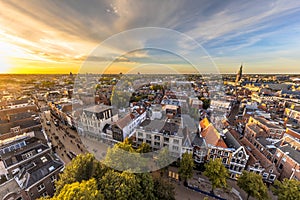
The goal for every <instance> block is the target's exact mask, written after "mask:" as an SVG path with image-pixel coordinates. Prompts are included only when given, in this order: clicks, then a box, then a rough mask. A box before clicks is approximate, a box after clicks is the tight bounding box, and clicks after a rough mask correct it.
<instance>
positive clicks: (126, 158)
mask: <svg viewBox="0 0 300 200" xmlns="http://www.w3.org/2000/svg"><path fill="white" fill-rule="evenodd" d="M104 164H105V165H106V166H108V167H111V168H113V169H116V170H118V171H125V170H129V171H135V172H136V171H140V170H142V169H143V170H144V169H145V168H146V164H147V162H146V159H145V158H143V157H142V156H141V155H140V154H139V153H137V152H136V151H135V150H134V149H133V147H132V145H131V143H130V141H129V140H128V139H127V138H126V139H125V140H124V142H121V143H118V144H116V145H114V146H113V147H112V148H108V149H107V153H106V157H105V159H104Z"/></svg>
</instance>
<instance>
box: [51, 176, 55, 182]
mask: <svg viewBox="0 0 300 200" xmlns="http://www.w3.org/2000/svg"><path fill="white" fill-rule="evenodd" d="M50 179H51V182H52V183H53V182H54V181H56V175H53V176H51V177H50Z"/></svg>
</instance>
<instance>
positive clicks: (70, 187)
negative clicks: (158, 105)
mask: <svg viewBox="0 0 300 200" xmlns="http://www.w3.org/2000/svg"><path fill="white" fill-rule="evenodd" d="M120 148H122V149H123V150H125V151H132V152H136V153H137V152H147V151H149V150H150V148H149V146H147V145H142V146H141V147H140V148H139V149H137V150H135V149H133V148H132V146H131V144H130V143H129V142H128V140H127V141H125V142H123V143H120V144H117V145H115V146H114V147H113V148H112V149H110V150H109V152H108V154H107V156H106V158H105V162H111V163H113V164H116V162H117V161H120V162H125V160H119V159H120V157H118V158H117V159H116V158H115V155H114V154H113V153H114V152H115V151H116V149H120ZM121 156H122V155H121ZM124 159H126V157H125V158H124ZM105 162H104V163H105ZM123 164H124V163H123ZM128 167H129V168H128V170H126V171H118V170H115V169H112V168H110V167H107V165H105V164H103V163H101V162H99V161H97V160H96V159H95V157H94V156H93V155H92V154H85V155H78V156H77V157H76V158H74V159H73V160H72V162H71V163H70V164H68V165H67V166H66V168H65V170H64V171H63V173H62V174H61V175H60V177H59V180H58V181H56V183H55V185H56V193H55V195H54V197H52V198H50V197H48V198H47V197H43V198H41V200H42V199H43V200H46V199H47V200H60V199H65V200H74V199H87V200H92V199H103V200H106V199H107V200H111V199H115V200H127V199H136V200H140V199H149V200H156V199H157V200H158V199H162V200H172V199H175V191H174V186H173V185H172V184H171V183H170V182H169V181H166V180H164V179H161V178H159V177H158V178H155V177H154V176H152V174H151V173H136V174H135V173H132V172H131V171H130V165H129V166H128Z"/></svg>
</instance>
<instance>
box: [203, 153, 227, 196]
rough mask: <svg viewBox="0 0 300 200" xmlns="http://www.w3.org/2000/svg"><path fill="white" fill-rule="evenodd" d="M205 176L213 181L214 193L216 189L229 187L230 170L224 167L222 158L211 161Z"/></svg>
mask: <svg viewBox="0 0 300 200" xmlns="http://www.w3.org/2000/svg"><path fill="white" fill-rule="evenodd" d="M203 174H204V175H205V176H207V177H208V178H209V180H210V181H211V185H212V193H214V189H216V188H221V187H227V180H226V178H227V177H228V170H227V169H226V168H225V167H224V165H223V164H222V161H221V159H220V158H217V159H215V160H212V159H211V160H210V161H209V162H208V163H206V164H205V171H204V173H203Z"/></svg>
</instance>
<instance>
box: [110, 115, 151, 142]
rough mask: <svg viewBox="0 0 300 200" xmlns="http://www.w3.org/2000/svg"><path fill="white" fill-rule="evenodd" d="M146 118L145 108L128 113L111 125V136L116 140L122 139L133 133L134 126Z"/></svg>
mask: <svg viewBox="0 0 300 200" xmlns="http://www.w3.org/2000/svg"><path fill="white" fill-rule="evenodd" d="M145 119H146V112H145V110H144V109H143V110H140V112H138V111H135V112H132V113H128V114H127V115H125V116H124V117H122V118H120V119H119V120H118V121H116V122H115V123H114V124H113V125H112V135H113V136H112V137H113V139H114V140H116V141H124V139H125V138H127V137H128V138H130V137H131V136H132V134H134V131H135V128H136V127H137V126H139V125H140V124H141V123H142V122H143V121H144V120H145Z"/></svg>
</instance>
